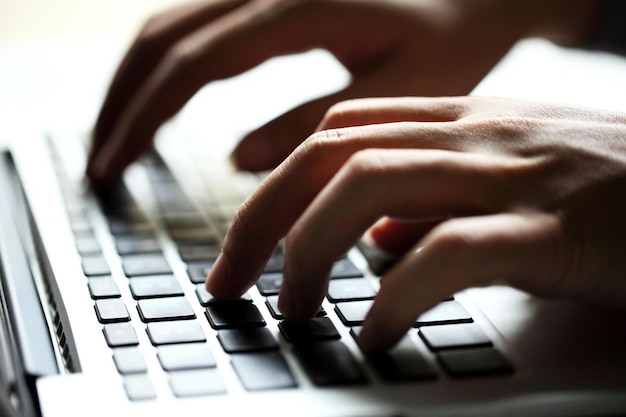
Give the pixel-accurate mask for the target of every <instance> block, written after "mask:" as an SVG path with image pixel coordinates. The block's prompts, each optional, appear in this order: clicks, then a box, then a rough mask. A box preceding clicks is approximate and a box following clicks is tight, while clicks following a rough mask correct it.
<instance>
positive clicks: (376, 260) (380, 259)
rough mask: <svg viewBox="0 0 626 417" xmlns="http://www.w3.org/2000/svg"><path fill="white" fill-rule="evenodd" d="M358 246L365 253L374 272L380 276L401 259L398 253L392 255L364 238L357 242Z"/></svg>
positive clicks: (364, 255)
mask: <svg viewBox="0 0 626 417" xmlns="http://www.w3.org/2000/svg"><path fill="white" fill-rule="evenodd" d="M357 247H358V248H359V250H360V251H361V253H362V254H363V257H364V258H365V259H366V260H367V264H368V265H369V267H370V269H371V270H372V272H373V273H374V274H376V275H378V276H382V275H383V274H384V273H385V272H386V271H387V270H388V269H389V268H391V267H392V266H393V264H395V263H396V262H397V261H398V259H399V257H398V256H397V255H391V254H388V253H386V252H383V251H381V250H380V249H378V248H377V247H376V246H373V245H372V244H370V243H369V242H366V241H364V240H361V241H359V242H358V243H357Z"/></svg>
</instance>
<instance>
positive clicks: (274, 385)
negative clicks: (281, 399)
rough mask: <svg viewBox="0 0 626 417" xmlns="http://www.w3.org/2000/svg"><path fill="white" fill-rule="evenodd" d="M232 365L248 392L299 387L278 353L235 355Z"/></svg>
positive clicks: (232, 358)
mask: <svg viewBox="0 0 626 417" xmlns="http://www.w3.org/2000/svg"><path fill="white" fill-rule="evenodd" d="M231 364H232V365H233V368H234V369H235V372H236V373H237V376H239V379H240V380H241V383H242V384H243V386H244V388H245V389H246V390H248V391H262V390H272V389H285V388H295V387H297V383H296V380H295V379H294V377H293V374H292V373H291V371H290V370H289V367H288V366H287V362H285V359H284V358H283V356H282V355H281V354H280V353H278V352H271V353H256V354H243V355H233V356H232V357H231Z"/></svg>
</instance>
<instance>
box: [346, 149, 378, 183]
mask: <svg viewBox="0 0 626 417" xmlns="http://www.w3.org/2000/svg"><path fill="white" fill-rule="evenodd" d="M344 167H345V170H346V171H347V175H348V178H351V179H353V181H354V182H370V181H372V180H374V179H376V178H378V177H379V176H380V175H381V174H382V173H383V171H384V160H383V157H382V156H381V152H380V151H379V150H378V149H363V150H360V151H358V152H355V153H354V154H353V155H352V156H350V158H349V159H348V161H347V162H346V164H345V166H344Z"/></svg>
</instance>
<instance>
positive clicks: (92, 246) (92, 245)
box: [75, 233, 102, 255]
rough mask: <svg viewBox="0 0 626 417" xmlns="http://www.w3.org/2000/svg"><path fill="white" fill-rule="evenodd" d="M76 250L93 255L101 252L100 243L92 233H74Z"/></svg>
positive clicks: (82, 253)
mask: <svg viewBox="0 0 626 417" xmlns="http://www.w3.org/2000/svg"><path fill="white" fill-rule="evenodd" d="M75 239H76V250H78V253H80V254H81V255H95V254H99V253H101V252H102V250H101V249H100V244H99V243H98V241H97V240H96V237H95V236H94V235H93V233H80V234H78V235H76V237H75Z"/></svg>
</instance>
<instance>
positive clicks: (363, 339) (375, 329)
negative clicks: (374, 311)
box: [358, 319, 402, 352]
mask: <svg viewBox="0 0 626 417" xmlns="http://www.w3.org/2000/svg"><path fill="white" fill-rule="evenodd" d="M401 338H402V335H400V336H396V335H394V334H392V333H389V332H388V331H387V329H386V326H385V325H384V324H377V323H376V322H375V321H374V320H372V319H367V320H365V322H364V323H363V328H362V329H361V331H360V332H359V334H358V339H359V340H358V343H359V346H360V347H361V349H363V350H364V351H366V352H379V351H382V350H387V349H389V348H391V347H393V346H394V345H395V344H396V343H398V341H399V340H400V339H401Z"/></svg>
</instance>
